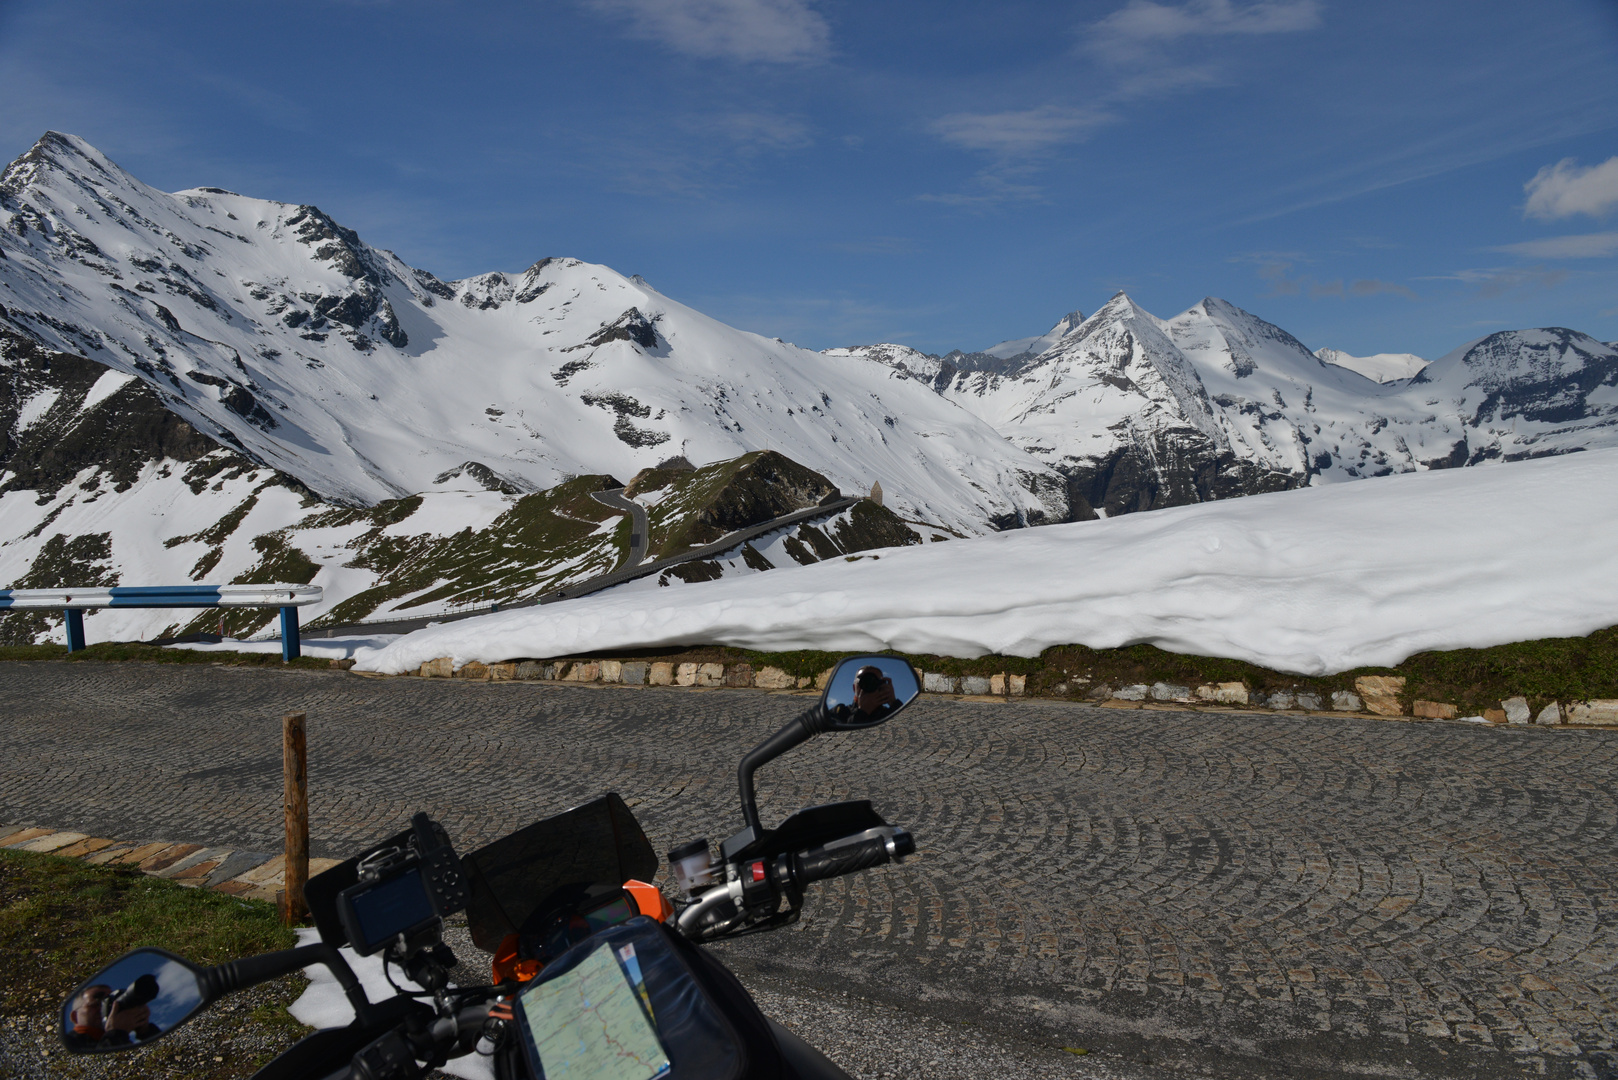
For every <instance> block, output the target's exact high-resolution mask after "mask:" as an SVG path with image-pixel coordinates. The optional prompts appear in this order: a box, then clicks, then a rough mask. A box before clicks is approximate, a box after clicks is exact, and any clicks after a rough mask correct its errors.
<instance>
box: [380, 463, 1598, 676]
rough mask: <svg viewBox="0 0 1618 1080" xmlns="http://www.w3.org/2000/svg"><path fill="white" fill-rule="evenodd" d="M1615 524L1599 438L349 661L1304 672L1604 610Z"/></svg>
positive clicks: (865, 562) (594, 606)
mask: <svg viewBox="0 0 1618 1080" xmlns="http://www.w3.org/2000/svg"><path fill="white" fill-rule="evenodd" d="M1615 529H1618V451H1614V450H1601V451H1592V452H1588V453H1582V454H1572V455H1569V456H1566V457H1557V458H1544V459H1540V460H1537V461H1523V462H1517V463H1513V464H1508V465H1502V466H1497V467H1493V468H1487V469H1457V470H1445V471H1437V472H1425V473H1413V474H1405V475H1400V476H1390V477H1384V478H1380V479H1374V480H1366V481H1362V482H1359V483H1355V484H1342V485H1332V486H1329V487H1321V488H1307V489H1303V490H1298V491H1288V492H1279V493H1276V494H1273V495H1254V496H1249V497H1247V498H1242V499H1232V500H1229V501H1225V502H1218V503H1204V504H1201V505H1198V506H1187V507H1179V508H1175V509H1172V510H1158V511H1154V512H1152V513H1144V514H1131V515H1127V516H1124V517H1119V518H1113V519H1110V520H1104V521H1092V522H1082V523H1078V524H1072V525H1053V526H1045V527H1043V528H1037V529H1027V530H1020V531H1017V532H1010V533H1001V534H998V535H994V536H987V537H982V538H978V539H973V540H962V541H951V542H949V543H939V544H929V545H926V546H925V547H920V548H901V549H894V550H890V551H884V552H882V553H880V558H875V557H865V558H860V559H858V561H853V562H844V561H834V562H830V563H820V564H816V565H813V566H808V567H803V568H801V569H793V570H777V571H771V572H768V573H763V574H756V575H750V576H748V577H745V578H738V579H733V580H725V581H719V582H715V583H711V584H696V585H686V586H683V587H682V586H671V587H670V588H669V589H667V590H666V591H665V590H661V589H660V590H657V592H656V593H655V594H648V593H646V592H638V593H625V594H617V595H615V594H614V593H612V592H607V593H602V594H599V595H597V596H593V597H586V598H583V599H580V600H574V601H568V602H564V603H561V604H555V605H548V606H546V607H543V608H528V609H521V610H516V611H511V612H501V613H498V614H494V615H488V616H484V617H481V618H476V619H468V620H465V621H463V622H456V623H450V624H446V625H442V626H436V627H430V628H428V629H425V630H420V631H417V632H416V633H413V634H409V635H406V636H405V637H403V638H401V639H399V640H398V641H395V642H393V643H392V644H390V645H388V646H387V647H385V648H383V649H380V650H374V651H373V650H368V649H361V650H359V651H358V652H357V653H356V655H355V659H356V661H357V663H356V666H357V667H359V668H361V669H363V670H369V671H382V672H390V673H401V672H405V671H409V670H412V669H414V668H416V667H417V666H419V665H420V664H422V663H423V662H425V661H427V660H431V659H433V658H435V657H440V656H451V657H453V658H454V660H455V663H456V664H457V665H460V664H461V663H464V662H465V661H468V660H481V661H484V662H493V661H498V660H506V659H510V658H513V657H523V656H527V657H549V656H567V655H576V654H579V653H586V652H593V651H598V650H608V649H629V648H637V647H649V646H668V645H680V644H688V643H714V644H722V645H732V646H740V647H745V648H755V649H763V650H786V649H811V648H812V649H826V650H830V651H855V650H866V649H886V648H891V649H898V650H902V651H904V652H912V653H939V654H944V655H951V656H962V657H972V656H981V655H984V654H986V653H1001V654H1009V655H1014V656H1034V655H1037V654H1038V653H1039V652H1041V651H1042V650H1043V649H1045V648H1047V647H1048V646H1051V645H1060V644H1069V643H1078V644H1084V645H1089V646H1093V647H1096V648H1113V647H1116V646H1120V645H1131V644H1137V643H1142V642H1145V643H1150V644H1153V645H1157V646H1159V647H1161V648H1163V649H1167V650H1169V651H1171V652H1179V653H1192V654H1198V655H1204V656H1222V657H1230V658H1233V659H1239V660H1247V661H1251V662H1253V663H1255V664H1261V665H1264V666H1266V667H1270V668H1275V669H1278V670H1282V671H1293V672H1298V673H1302V674H1310V675H1317V674H1326V673H1330V672H1336V671H1343V670H1346V669H1349V668H1354V667H1360V666H1365V665H1392V664H1397V663H1399V662H1400V661H1401V660H1403V659H1404V658H1405V657H1407V656H1409V655H1410V654H1412V653H1415V652H1420V651H1422V650H1425V649H1455V648H1464V647H1483V646H1489V645H1499V644H1503V643H1506V642H1511V641H1523V640H1529V639H1533V638H1540V637H1562V636H1571V635H1581V634H1586V633H1589V632H1591V631H1593V630H1597V629H1600V628H1602V627H1604V626H1609V625H1612V624H1614V623H1618V542H1615V540H1614V537H1615Z"/></svg>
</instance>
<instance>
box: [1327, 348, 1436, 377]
mask: <svg viewBox="0 0 1618 1080" xmlns="http://www.w3.org/2000/svg"><path fill="white" fill-rule="evenodd" d="M1315 355H1316V356H1317V357H1319V358H1320V359H1321V360H1324V361H1325V362H1326V363H1328V364H1335V365H1337V366H1338V367H1341V368H1347V369H1348V370H1350V371H1352V372H1355V373H1357V374H1360V375H1364V376H1365V377H1366V378H1367V379H1370V380H1371V381H1372V382H1376V383H1389V382H1402V381H1403V380H1405V379H1413V378H1415V377H1416V376H1417V375H1418V374H1420V372H1421V369H1422V368H1424V367H1426V366H1427V365H1428V363H1430V361H1427V360H1424V359H1422V358H1421V357H1419V356H1417V355H1416V354H1415V353H1403V352H1402V353H1375V354H1373V355H1371V356H1350V355H1349V354H1348V353H1346V352H1343V351H1342V350H1341V349H1316V350H1315Z"/></svg>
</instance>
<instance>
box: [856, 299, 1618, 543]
mask: <svg viewBox="0 0 1618 1080" xmlns="http://www.w3.org/2000/svg"><path fill="white" fill-rule="evenodd" d="M902 348H903V347H902V346H892V345H884V346H878V347H865V348H855V349H847V350H842V352H844V353H847V354H849V355H864V356H869V357H870V358H872V359H879V360H882V361H884V362H887V363H893V364H896V365H898V366H901V367H903V368H904V369H905V370H907V371H912V372H914V373H915V374H917V375H918V376H919V377H921V378H923V379H925V380H926V381H928V383H929V385H932V386H933V387H934V388H935V389H936V390H937V392H938V393H940V394H941V395H942V396H944V397H947V398H949V399H950V400H951V401H955V402H957V403H959V404H960V405H961V406H963V407H964V408H967V409H970V410H971V411H973V412H975V413H976V414H977V415H979V416H981V417H982V418H983V419H984V420H986V421H988V422H989V423H990V424H991V425H993V426H994V427H995V429H996V430H998V431H999V432H1000V433H1001V434H1003V435H1004V436H1005V437H1006V438H1008V439H1009V440H1011V441H1012V442H1013V443H1015V444H1016V445H1018V446H1019V447H1021V448H1023V449H1024V450H1027V451H1028V452H1029V453H1030V454H1031V455H1033V456H1034V457H1036V458H1038V459H1040V460H1041V461H1044V462H1046V463H1048V464H1049V465H1051V466H1052V467H1053V468H1055V469H1057V470H1059V471H1060V472H1062V473H1063V474H1064V475H1066V476H1067V477H1068V480H1069V489H1068V496H1069V502H1070V506H1071V507H1072V508H1073V509H1072V511H1071V513H1072V514H1073V516H1076V517H1082V516H1084V508H1085V506H1086V504H1088V505H1089V506H1092V507H1095V508H1097V509H1098V510H1101V511H1102V512H1104V513H1107V514H1116V513H1120V512H1126V511H1130V510H1145V509H1153V508H1156V507H1161V506H1173V505H1179V504H1182V503H1189V502H1200V501H1204V500H1208V499H1218V498H1225V497H1228V496H1232V495H1246V494H1254V493H1257V492H1262V491H1272V490H1279V489H1285V488H1291V487H1299V486H1303V485H1308V484H1319V483H1325V482H1329V481H1333V480H1340V479H1353V478H1358V477H1365V476H1381V475H1386V474H1389V473H1394V472H1410V471H1418V470H1422V469H1430V468H1447V467H1453V466H1457V465H1469V464H1476V463H1479V462H1484V461H1492V460H1514V459H1518V458H1526V457H1538V456H1542V455H1545V454H1558V453H1568V452H1572V451H1576V450H1583V449H1591V448H1596V447H1606V446H1618V349H1614V348H1613V347H1612V346H1610V345H1605V344H1603V343H1601V342H1599V341H1596V340H1595V339H1594V338H1591V337H1589V336H1588V335H1585V334H1580V333H1577V332H1575V331H1572V330H1565V329H1554V328H1553V329H1543V330H1514V331H1506V332H1502V333H1497V334H1491V335H1490V336H1488V337H1486V338H1481V339H1479V340H1477V341H1474V342H1470V343H1468V344H1467V345H1464V346H1462V347H1461V348H1459V349H1457V350H1455V351H1454V352H1452V353H1450V354H1449V355H1447V356H1445V357H1443V358H1441V359H1439V360H1436V361H1433V362H1432V363H1431V364H1423V366H1421V367H1420V368H1418V369H1416V370H1415V371H1414V372H1413V373H1412V374H1411V375H1410V376H1408V377H1405V378H1402V379H1399V380H1397V381H1389V382H1378V381H1376V380H1375V379H1374V377H1368V376H1367V375H1366V374H1364V373H1361V372H1357V371H1355V370H1353V369H1352V368H1350V367H1348V366H1344V365H1342V364H1340V363H1327V362H1325V360H1324V359H1322V358H1321V357H1319V356H1316V355H1315V354H1313V353H1311V352H1310V351H1309V350H1308V349H1307V348H1306V347H1305V346H1304V345H1303V344H1302V343H1301V342H1300V341H1298V340H1297V339H1296V338H1294V337H1293V336H1292V335H1291V334H1288V333H1287V332H1286V331H1284V330H1282V329H1281V328H1279V327H1277V326H1274V325H1272V324H1270V323H1267V322H1265V321H1264V320H1263V319H1260V318H1258V317H1257V316H1255V315H1252V314H1250V313H1248V312H1246V311H1243V310H1241V309H1240V308H1238V307H1236V306H1235V305H1233V304H1230V303H1228V302H1226V301H1223V300H1217V299H1213V298H1211V297H1210V298H1208V299H1205V300H1203V301H1202V302H1200V303H1198V304H1196V305H1194V306H1192V307H1191V308H1189V309H1188V310H1186V311H1184V312H1182V313H1181V314H1179V315H1177V316H1175V317H1174V318H1172V319H1167V320H1164V319H1159V318H1158V317H1156V316H1155V315H1152V314H1151V313H1150V312H1148V311H1145V310H1144V309H1142V308H1141V307H1139V306H1138V305H1136V304H1135V303H1134V302H1133V301H1132V300H1130V299H1129V297H1128V296H1126V295H1124V294H1123V293H1119V294H1118V295H1116V296H1114V297H1113V298H1112V299H1111V300H1110V301H1109V302H1108V303H1107V304H1106V305H1105V306H1103V307H1102V308H1101V310H1099V311H1097V312H1096V313H1095V314H1094V315H1092V316H1090V318H1088V319H1086V320H1084V321H1083V322H1082V323H1081V324H1080V325H1078V326H1077V327H1075V328H1073V329H1072V330H1071V331H1069V332H1068V333H1066V334H1065V335H1063V336H1062V337H1061V338H1060V339H1059V340H1058V341H1057V342H1056V344H1054V345H1053V346H1051V347H1050V348H1049V349H1047V350H1045V351H1044V352H1043V353H1041V354H1039V355H1038V356H1035V357H1032V358H1028V359H1026V360H1024V361H1022V362H1021V363H1019V364H1018V365H1016V366H1015V367H1013V368H1012V369H1010V370H1007V371H976V372H955V373H952V374H949V375H948V377H947V378H946V377H945V374H946V371H945V368H943V367H942V366H940V367H938V368H937V369H936V371H935V372H934V373H933V374H931V375H929V374H928V373H927V370H928V369H927V365H928V364H930V363H933V362H934V361H935V360H936V359H937V358H929V357H926V356H924V355H922V354H916V355H910V354H909V353H907V352H902V351H901V350H902ZM1413 359H1418V360H1419V358H1413ZM1385 366H1386V365H1385ZM1411 366H1413V365H1411Z"/></svg>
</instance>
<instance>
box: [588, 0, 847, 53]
mask: <svg viewBox="0 0 1618 1080" xmlns="http://www.w3.org/2000/svg"><path fill="white" fill-rule="evenodd" d="M584 5H585V7H587V8H590V9H591V10H594V11H597V12H600V13H601V14H603V15H609V16H615V17H618V18H623V19H627V20H628V22H629V31H630V33H631V34H633V35H634V36H635V37H638V38H641V39H643V40H646V41H653V42H656V43H658V44H660V45H663V46H666V47H667V48H669V49H672V50H673V51H675V52H678V53H684V54H685V55H687V56H696V57H701V58H703V59H715V60H740V61H744V62H755V61H757V62H776V63H799V64H801V63H813V62H815V61H818V60H823V59H825V58H826V57H827V56H828V55H829V54H830V52H831V27H830V26H828V25H827V23H826V20H825V18H824V17H822V16H821V15H820V13H819V12H817V11H815V10H814V9H812V8H811V7H810V6H809V4H808V3H807V2H806V0H584Z"/></svg>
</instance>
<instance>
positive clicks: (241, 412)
mask: <svg viewBox="0 0 1618 1080" xmlns="http://www.w3.org/2000/svg"><path fill="white" fill-rule="evenodd" d="M0 221H3V222H4V229H3V230H0V326H8V327H10V328H12V329H14V330H15V331H17V332H18V333H20V334H21V335H22V336H24V337H27V338H30V339H32V340H34V341H37V342H39V343H41V344H43V345H45V346H47V347H49V348H53V349H59V350H63V351H65V352H69V353H77V354H80V355H83V356H86V357H89V358H91V359H93V360H95V361H98V362H100V363H102V364H105V365H107V366H108V367H110V368H112V369H114V370H116V371H118V372H122V373H125V374H128V375H132V376H135V377H136V378H138V379H140V380H142V381H143V382H144V383H145V384H147V385H149V386H151V387H152V388H153V389H154V390H155V391H156V392H157V393H158V395H159V397H160V399H161V400H162V402H163V404H164V405H165V406H166V407H167V408H169V409H171V410H172V411H173V412H175V413H176V414H177V415H179V416H180V417H182V418H184V419H185V420H187V421H189V422H190V423H191V424H192V425H193V426H195V427H196V428H197V429H198V430H200V431H203V432H205V433H207V434H209V435H212V436H214V437H217V438H219V439H220V440H222V441H224V442H227V443H229V444H231V445H233V446H236V447H238V448H239V449H241V450H242V452H243V453H245V454H246V455H248V456H249V458H251V459H252V460H253V461H255V462H257V463H261V464H263V465H266V466H269V467H271V468H274V469H277V470H280V471H281V472H283V473H286V474H288V475H290V476H292V477H295V478H297V480H298V481H300V482H301V483H303V484H304V485H306V486H307V487H308V488H310V489H311V490H312V491H314V492H316V493H318V494H319V495H321V496H322V497H324V498H327V499H331V500H334V501H337V502H341V503H346V504H351V505H371V504H375V503H377V502H378V501H380V500H384V499H389V498H395V497H399V496H404V495H407V494H411V493H415V492H421V491H431V490H435V489H437V490H443V489H446V488H447V489H454V488H464V487H467V486H468V485H471V486H474V487H489V486H495V487H501V488H504V489H507V490H512V491H531V490H538V489H542V488H549V487H552V486H554V485H556V484H558V483H560V482H562V481H564V480H566V479H567V478H568V477H570V476H573V475H577V474H584V473H601V474H607V473H610V474H612V475H616V476H620V477H629V476H633V475H634V474H635V473H636V472H638V471H639V470H640V469H642V468H645V467H647V466H651V465H654V464H656V463H657V462H659V461H661V460H663V459H666V458H669V457H672V456H675V455H683V456H684V457H685V458H687V459H689V460H692V461H694V462H697V463H698V464H702V463H705V462H710V461H717V460H725V459H731V458H734V457H736V456H737V455H740V454H744V453H747V452H750V451H755V450H762V449H773V450H776V451H779V452H781V453H783V454H785V455H786V456H787V457H789V458H791V459H793V460H795V461H798V462H800V463H802V464H804V465H807V466H808V467H810V468H812V469H816V470H818V471H820V472H821V473H823V474H824V475H825V476H827V477H828V478H829V479H831V480H832V481H833V482H834V483H836V484H838V485H840V486H842V487H843V488H844V489H845V490H849V491H864V490H866V489H868V488H869V486H870V484H871V483H872V482H873V481H876V480H880V481H881V483H882V486H883V488H884V490H885V491H886V492H887V493H888V505H889V506H891V507H893V508H894V509H895V510H896V511H897V512H899V513H901V514H902V515H904V516H907V517H911V518H914V519H917V520H921V521H926V522H929V523H936V524H940V525H944V526H947V527H949V528H951V529H953V530H955V531H958V532H964V533H977V532H983V531H985V530H987V529H990V528H992V527H1005V526H1008V525H1016V524H1027V523H1033V522H1039V521H1045V520H1061V519H1063V518H1064V517H1065V516H1066V506H1065V495H1064V490H1063V483H1062V479H1061V477H1060V476H1057V475H1056V474H1055V473H1053V472H1052V471H1051V470H1050V468H1049V467H1048V466H1047V465H1045V464H1043V463H1041V462H1039V461H1036V460H1034V459H1033V458H1030V457H1029V456H1028V455H1026V454H1025V453H1023V452H1021V451H1020V450H1018V449H1017V448H1016V447H1014V446H1013V445H1011V444H1008V443H1007V442H1006V440H1004V439H1003V438H1001V437H1000V436H999V435H998V434H997V433H996V432H995V431H994V430H993V429H991V428H990V427H989V426H988V425H986V424H984V423H983V422H981V421H980V420H978V419H977V418H976V417H975V416H974V415H973V414H971V413H969V412H967V411H965V410H963V409H960V408H958V407H956V406H955V405H954V404H952V403H951V402H950V401H948V400H945V399H942V398H940V397H939V396H938V395H936V394H934V393H932V392H930V391H929V389H928V388H927V387H926V386H924V385H922V384H921V383H918V382H917V381H916V380H913V379H910V378H906V377H905V376H904V375H903V374H902V373H901V372H899V371H896V370H895V369H894V368H893V367H891V366H889V365H886V364H882V363H878V362H876V361H873V360H871V359H867V358H865V357H863V356H826V355H822V354H818V353H814V352H810V351H807V350H803V349H799V348H796V347H794V346H792V345H788V344H784V343H782V342H780V341H774V340H770V339H767V338H763V337H759V336H758V335H755V334H749V333H745V332H742V331H739V330H736V329H733V328H731V327H729V326H726V325H724V324H722V323H719V322H717V321H715V320H713V319H710V318H708V317H707V316H705V315H702V314H701V313H700V312H697V311H694V310H692V309H691V308H688V307H686V306H685V305H683V304H680V303H678V302H676V301H674V300H671V299H669V298H668V297H665V296H663V295H662V294H660V293H658V292H657V291H656V290H654V289H653V288H652V287H651V286H650V285H648V284H646V282H644V281H642V280H641V279H639V278H638V277H636V278H626V277H624V276H622V275H620V274H618V273H616V272H615V271H613V270H610V269H608V268H607V267H604V266H596V265H592V264H589V263H583V262H580V261H578V260H575V259H543V260H540V261H539V262H537V263H535V264H534V265H533V266H531V267H529V268H528V269H527V270H526V271H524V272H522V273H520V274H506V273H500V272H496V273H488V274H482V275H479V276H476V277H472V278H468V279H465V280H462V281H453V282H444V281H440V280H438V279H437V278H436V277H434V276H433V275H432V274H430V273H428V272H426V271H424V270H419V269H416V268H413V267H410V266H408V265H406V264H405V263H404V262H403V260H401V259H400V258H398V256H396V255H394V254H392V253H391V252H388V251H385V250H381V249H378V248H374V247H371V246H370V245H368V244H366V243H365V242H363V241H362V240H361V239H360V238H359V237H358V236H357V235H356V234H355V233H354V232H352V231H351V230H349V229H346V228H344V227H343V226H341V225H339V224H338V223H337V222H335V221H333V220H332V219H331V218H330V217H328V216H327V215H325V214H323V213H322V212H321V211H320V210H318V209H317V208H315V207H313V206H296V205H292V204H287V203H278V202H270V201H267V200H263V199H255V198H250V197H248V196H244V195H238V194H234V193H232V192H229V191H224V190H222V189H219V188H194V189H191V190H187V191H181V192H177V193H174V194H168V193H165V192H161V191H158V190H156V189H154V188H151V187H149V186H147V185H145V184H143V183H141V182H140V181H139V180H137V179H135V178H134V177H132V176H130V175H129V174H128V173H126V172H124V171H123V170H122V169H120V168H119V167H118V166H117V165H115V164H114V163H113V162H111V161H110V160H108V159H107V158H106V157H105V156H104V155H103V154H101V153H100V152H99V151H97V150H96V149H95V148H94V147H92V146H90V145H89V144H87V143H85V142H84V141H83V140H81V139H78V138H76V137H74V136H69V135H60V134H56V133H50V134H47V135H46V136H45V137H43V138H42V139H41V140H40V141H39V143H38V144H37V145H35V146H34V148H33V149H31V150H30V151H29V152H28V153H26V154H24V155H23V156H22V157H21V158H19V159H18V160H17V161H16V162H14V163H13V164H12V165H11V166H10V167H9V168H7V169H6V171H5V173H4V174H3V176H0Z"/></svg>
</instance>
